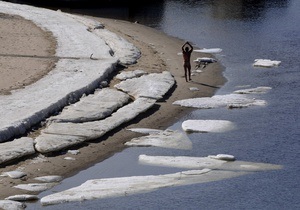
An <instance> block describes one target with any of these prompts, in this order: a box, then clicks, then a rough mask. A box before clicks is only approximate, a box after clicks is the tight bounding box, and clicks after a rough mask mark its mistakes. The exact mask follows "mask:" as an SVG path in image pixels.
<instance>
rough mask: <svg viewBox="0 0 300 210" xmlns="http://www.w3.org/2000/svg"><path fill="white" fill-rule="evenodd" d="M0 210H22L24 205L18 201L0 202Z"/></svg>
mask: <svg viewBox="0 0 300 210" xmlns="http://www.w3.org/2000/svg"><path fill="white" fill-rule="evenodd" d="M0 208H1V209H4V210H24V209H25V208H26V204H24V203H22V202H19V201H11V200H0Z"/></svg>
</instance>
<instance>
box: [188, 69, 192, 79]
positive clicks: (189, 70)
mask: <svg viewBox="0 0 300 210" xmlns="http://www.w3.org/2000/svg"><path fill="white" fill-rule="evenodd" d="M188 72H189V80H192V79H191V66H189V67H188Z"/></svg>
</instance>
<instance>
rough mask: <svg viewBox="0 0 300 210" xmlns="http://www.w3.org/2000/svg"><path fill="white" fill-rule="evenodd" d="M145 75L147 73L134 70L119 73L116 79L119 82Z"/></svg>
mask: <svg viewBox="0 0 300 210" xmlns="http://www.w3.org/2000/svg"><path fill="white" fill-rule="evenodd" d="M145 74H147V72H145V71H143V70H134V71H123V72H121V73H119V74H118V75H117V76H116V78H117V79H119V80H127V79H132V78H135V77H140V76H143V75H145Z"/></svg>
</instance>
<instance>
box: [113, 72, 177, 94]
mask: <svg viewBox="0 0 300 210" xmlns="http://www.w3.org/2000/svg"><path fill="white" fill-rule="evenodd" d="M174 84H175V79H174V78H173V76H172V75H171V73H170V72H168V71H164V72H162V73H153V74H148V75H143V76H141V77H139V78H133V79H128V80H125V81H122V82H120V83H119V84H116V85H115V88H117V89H120V90H122V91H124V92H126V93H128V94H129V95H132V96H133V97H135V98H139V97H145V98H152V99H160V98H162V97H163V96H164V94H166V93H167V92H168V90H169V89H170V88H171V87H172V86H173V85H174Z"/></svg>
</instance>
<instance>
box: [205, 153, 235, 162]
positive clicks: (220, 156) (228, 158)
mask: <svg viewBox="0 0 300 210" xmlns="http://www.w3.org/2000/svg"><path fill="white" fill-rule="evenodd" d="M208 157H209V158H213V159H217V160H225V161H234V160H235V157H234V156H233V155H227V154H218V155H209V156H208Z"/></svg>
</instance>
